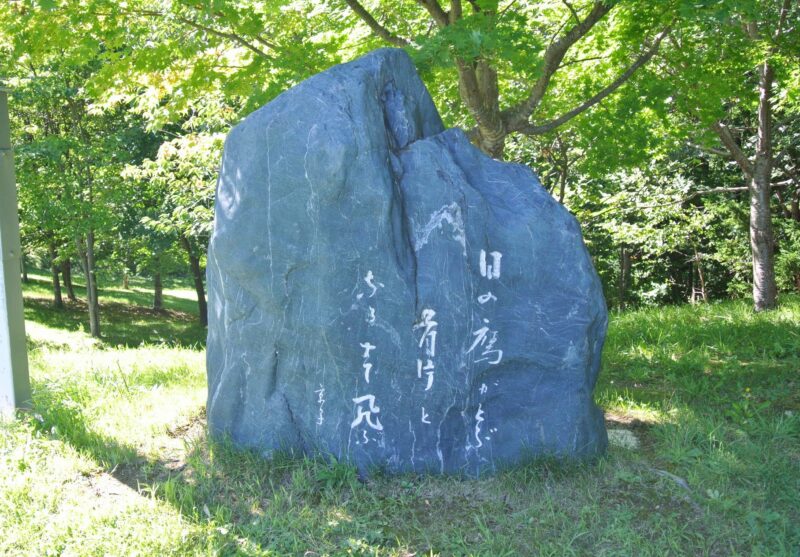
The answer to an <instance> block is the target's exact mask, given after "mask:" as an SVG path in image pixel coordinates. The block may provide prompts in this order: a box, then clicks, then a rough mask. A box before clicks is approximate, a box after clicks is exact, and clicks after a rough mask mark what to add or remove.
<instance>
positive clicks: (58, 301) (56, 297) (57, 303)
mask: <svg viewBox="0 0 800 557" xmlns="http://www.w3.org/2000/svg"><path fill="white" fill-rule="evenodd" d="M47 250H48V252H49V253H50V275H51V276H52V279H53V307H55V308H58V309H62V308H63V307H64V298H62V297H61V282H60V281H59V279H58V265H57V264H56V258H57V257H58V252H57V251H56V245H55V244H54V243H53V242H50V244H48V246H47Z"/></svg>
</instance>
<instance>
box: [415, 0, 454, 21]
mask: <svg viewBox="0 0 800 557" xmlns="http://www.w3.org/2000/svg"><path fill="white" fill-rule="evenodd" d="M417 4H419V5H420V6H422V7H423V8H425V9H426V10H428V13H429V14H431V17H432V18H433V20H434V21H435V22H436V24H437V25H438V26H439V27H447V26H448V25H449V24H450V18H449V17H448V15H447V12H445V11H444V10H443V9H442V7H441V6H440V5H439V0H417Z"/></svg>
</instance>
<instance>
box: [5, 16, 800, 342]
mask: <svg viewBox="0 0 800 557" xmlns="http://www.w3.org/2000/svg"><path fill="white" fill-rule="evenodd" d="M798 23H800V3H797V2H792V1H790V0H691V1H690V0H664V1H659V2H649V1H648V2H645V1H637V0H620V1H602V0H599V1H594V2H593V1H582V0H576V1H567V0H559V1H555V0H547V1H542V2H523V1H517V0H511V1H504V2H497V1H494V0H466V1H465V2H462V1H461V0H451V1H450V2H449V3H446V4H442V3H440V2H438V0H417V1H416V2H414V1H410V0H408V1H399V0H380V1H369V2H366V1H365V2H364V3H360V1H359V0H329V1H313V2H312V1H305V0H295V1H287V0H173V1H165V0H160V1H154V0H128V1H126V2H118V1H109V0H36V1H30V0H27V1H21V0H20V1H10V2H7V3H5V4H4V6H3V11H2V12H0V77H2V82H3V84H4V85H6V86H9V87H11V89H12V98H11V110H12V114H11V118H12V130H13V133H14V134H15V137H14V144H15V146H16V163H17V177H18V183H19V199H20V220H21V234H22V242H23V250H24V266H25V267H38V268H44V269H49V272H50V274H51V279H52V291H53V304H54V305H55V306H56V307H62V306H63V305H64V297H65V296H67V297H69V298H72V299H74V298H75V294H74V288H73V286H72V274H73V272H74V271H76V270H77V271H78V272H81V273H82V274H83V275H84V277H85V282H86V285H87V290H86V296H87V302H88V303H87V307H88V321H89V325H90V327H89V329H90V331H91V333H92V335H93V336H100V335H101V330H100V305H99V301H98V295H97V292H98V282H103V281H106V282H108V281H110V280H122V282H123V283H125V284H127V281H128V278H129V277H131V276H140V277H147V278H148V280H152V285H153V292H154V295H153V308H154V309H157V310H158V309H161V308H162V307H163V294H162V292H163V284H164V281H165V279H167V278H168V277H170V276H181V277H191V278H192V280H193V282H194V285H195V290H196V293H197V299H198V308H197V311H198V314H199V316H200V319H201V321H202V322H203V323H205V322H206V307H205V293H204V276H203V275H204V272H203V268H204V264H205V260H204V258H205V255H204V254H205V251H206V246H207V243H208V239H209V234H210V229H211V224H212V216H213V199H214V186H215V181H216V174H217V168H218V164H219V160H220V157H221V149H222V144H223V140H224V136H225V134H226V132H227V131H228V130H229V129H230V128H231V126H233V125H235V124H236V123H238V122H239V121H241V119H242V118H244V117H245V116H246V115H247V114H248V113H250V112H252V111H253V110H255V109H257V108H258V107H259V106H261V105H263V104H265V103H266V102H268V101H269V100H271V99H272V98H274V97H275V96H277V95H278V94H280V93H281V92H282V91H284V90H286V89H287V88H289V87H291V86H293V85H295V84H297V83H299V82H300V81H302V80H303V79H305V78H307V77H309V76H311V75H313V74H315V73H317V72H319V71H321V70H324V69H326V68H328V67H330V66H331V65H333V64H336V63H340V62H345V61H348V60H351V59H353V58H355V57H357V56H359V55H361V54H363V53H365V52H368V51H370V50H372V49H375V48H379V47H385V46H394V47H400V48H404V49H406V51H407V52H409V54H410V55H411V56H412V58H413V59H414V61H415V63H416V64H417V66H418V68H419V70H420V73H421V75H422V77H423V79H424V81H425V83H426V85H427V86H428V88H429V90H430V91H431V94H432V95H433V97H434V101H435V102H436V105H437V107H438V108H439V110H440V112H441V114H442V116H443V118H444V120H445V123H446V125H448V126H459V127H461V128H463V129H465V130H467V131H468V133H469V135H470V137H471V139H472V140H473V142H474V143H475V144H476V145H477V146H478V147H479V148H481V149H482V150H483V151H484V152H486V153H487V154H488V155H490V156H493V157H496V158H503V159H505V160H508V161H513V162H519V163H522V164H527V165H529V166H531V167H532V168H533V169H534V170H535V171H536V172H537V173H538V175H539V176H540V178H541V181H542V183H543V185H544V186H545V187H546V188H547V189H548V190H549V191H550V192H551V194H552V195H553V196H554V197H555V198H556V199H558V201H559V202H561V203H563V204H564V205H565V206H566V207H567V208H568V209H569V210H570V211H571V212H572V213H573V214H575V215H576V216H577V218H578V220H579V221H580V223H581V225H582V227H583V233H584V237H585V241H586V243H587V246H588V248H589V251H590V252H591V254H592V257H593V259H594V262H595V265H596V267H597V270H598V272H599V274H600V276H601V278H602V281H603V285H604V288H605V294H606V298H607V300H608V303H609V306H612V307H614V308H625V307H627V306H631V305H635V306H638V305H654V304H674V303H681V302H686V301H691V302H698V301H708V300H713V299H720V298H728V297H734V298H735V297H750V296H752V301H753V305H754V307H755V309H756V310H759V311H760V310H767V309H770V308H772V307H774V306H775V305H776V303H777V300H778V296H779V293H780V292H790V291H800V169H798V161H800V63H799V62H800V30H798ZM120 277H121V278H120Z"/></svg>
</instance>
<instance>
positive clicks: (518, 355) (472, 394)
mask: <svg viewBox="0 0 800 557" xmlns="http://www.w3.org/2000/svg"><path fill="white" fill-rule="evenodd" d="M208 286H209V302H210V303H209V327H208V388H209V393H208V423H209V427H210V430H211V432H212V433H213V434H215V435H227V436H230V438H232V440H233V441H234V442H235V443H236V444H238V445H240V446H245V447H252V448H256V449H258V450H260V451H262V452H263V453H264V454H265V455H269V454H270V453H271V452H272V451H275V450H291V451H295V452H297V453H305V454H312V455H313V454H322V455H332V456H334V457H336V458H338V459H341V460H346V461H349V462H352V463H354V464H356V465H357V466H358V467H359V468H360V469H362V470H365V471H367V470H369V469H370V468H373V467H375V468H381V469H384V470H386V471H389V472H402V471H417V472H434V473H465V474H469V475H476V474H480V473H483V472H489V471H494V470H496V469H498V468H500V467H502V466H506V465H510V464H513V463H516V462H520V461H523V460H525V459H529V458H531V457H535V456H539V455H558V456H565V457H591V456H593V455H597V454H599V453H602V452H603V451H604V450H605V447H606V444H607V441H606V432H605V428H604V424H603V416H602V413H601V412H600V410H599V409H598V408H597V406H595V404H594V402H593V401H592V390H593V388H594V385H595V381H596V379H597V374H598V369H599V365H600V352H601V349H602V346H603V340H604V337H605V331H606V324H607V313H606V308H605V302H604V300H603V295H602V291H601V287H600V282H599V280H598V278H597V275H596V273H595V271H594V268H593V266H592V262H591V259H590V257H589V254H588V253H587V251H586V248H585V246H584V244H583V240H582V238H581V232H580V228H579V226H578V223H577V222H576V221H575V219H574V218H573V217H572V216H571V215H570V214H569V213H568V212H567V211H566V210H565V209H564V208H563V207H562V206H561V205H559V204H558V203H556V202H555V201H554V200H553V199H552V198H551V197H550V195H549V194H548V193H547V192H546V191H545V190H544V189H543V188H542V187H541V185H540V184H539V181H538V179H537V178H536V176H535V175H534V174H533V173H532V172H531V171H530V170H529V169H528V168H527V167H525V166H521V165H516V164H507V163H502V162H498V161H495V160H492V159H491V158H488V157H487V156H485V155H483V154H482V153H481V152H479V151H478V150H476V149H475V148H474V147H473V146H472V145H471V144H470V142H469V141H468V139H467V138H466V136H465V135H464V133H463V132H461V131H459V130H456V129H451V130H445V129H444V128H443V126H442V122H441V119H440V118H439V115H438V113H437V111H436V108H435V107H434V105H433V102H432V101H431V98H430V95H429V94H428V92H427V90H426V89H425V86H424V85H423V84H422V82H421V80H420V79H419V77H418V75H417V73H416V71H415V69H414V66H413V64H412V62H411V60H410V59H409V58H408V56H407V55H406V54H405V53H404V52H403V51H401V50H391V49H387V50H378V51H376V52H373V53H371V54H369V55H367V56H364V57H363V58H360V59H358V60H356V61H354V62H351V63H349V64H344V65H341V66H337V67H334V68H331V69H330V70H328V71H326V72H323V73H321V74H319V75H317V76H315V77H313V78H311V79H308V80H307V81H305V82H303V83H301V84H300V85H298V86H296V87H294V88H292V89H290V90H289V91H286V92H285V93H283V94H282V95H280V96H279V97H278V98H276V99H275V100H273V101H272V102H270V103H269V104H268V105H266V106H265V107H263V108H261V109H260V110H258V111H256V112H254V113H253V114H251V115H250V116H249V117H247V118H246V119H245V120H244V122H242V123H241V124H239V125H238V126H237V127H236V128H235V129H233V131H231V133H230V135H229V136H228V139H227V142H226V144H225V153H224V156H223V161H222V168H221V173H220V178H219V185H218V189H217V198H216V213H215V221H214V233H213V237H212V239H211V245H210V247H209V253H208Z"/></svg>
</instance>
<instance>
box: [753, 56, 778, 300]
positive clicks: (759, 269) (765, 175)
mask: <svg viewBox="0 0 800 557" xmlns="http://www.w3.org/2000/svg"><path fill="white" fill-rule="evenodd" d="M772 80H773V71H772V67H771V66H770V64H769V62H764V63H763V64H761V67H760V68H759V102H758V143H757V145H756V160H755V164H754V165H753V175H752V178H751V180H750V249H751V251H752V252H753V305H754V307H755V310H756V311H764V310H767V309H770V308H773V307H775V303H776V297H777V287H776V285H775V237H774V235H773V232H772V215H771V214H770V209H769V202H770V180H771V177H772V107H771V104H770V103H771V99H772Z"/></svg>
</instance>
